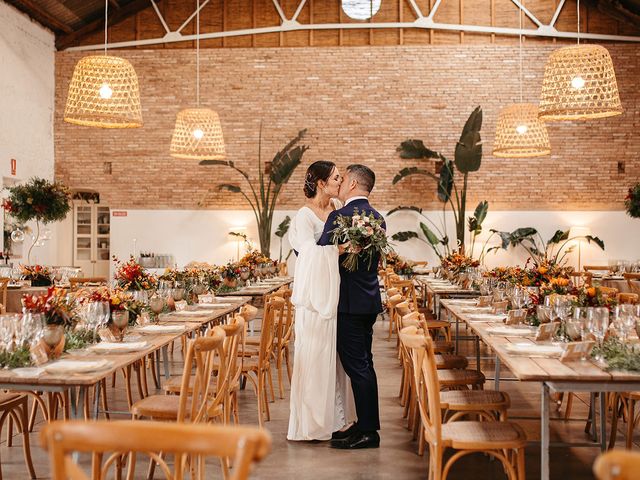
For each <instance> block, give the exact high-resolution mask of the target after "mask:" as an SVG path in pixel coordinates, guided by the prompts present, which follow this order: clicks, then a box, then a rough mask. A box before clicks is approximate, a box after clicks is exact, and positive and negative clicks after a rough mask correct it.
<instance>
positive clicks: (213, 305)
mask: <svg viewBox="0 0 640 480" xmlns="http://www.w3.org/2000/svg"><path fill="white" fill-rule="evenodd" d="M196 307H197V308H202V309H205V310H206V309H212V308H227V307H233V303H199V304H197V305H196Z"/></svg>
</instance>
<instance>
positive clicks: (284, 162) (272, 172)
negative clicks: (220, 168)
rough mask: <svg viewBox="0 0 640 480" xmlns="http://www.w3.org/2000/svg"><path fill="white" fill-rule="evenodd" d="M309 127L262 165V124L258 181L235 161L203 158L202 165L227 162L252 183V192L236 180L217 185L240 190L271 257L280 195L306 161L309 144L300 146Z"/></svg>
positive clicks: (228, 165)
mask: <svg viewBox="0 0 640 480" xmlns="http://www.w3.org/2000/svg"><path fill="white" fill-rule="evenodd" d="M306 133H307V130H306V129H304V130H300V131H299V132H298V135H296V136H295V137H294V138H293V139H292V140H291V141H290V142H289V143H287V145H285V146H284V148H283V149H282V150H280V151H279V152H278V153H276V155H275V156H274V157H273V160H271V162H269V163H267V164H266V168H265V169H263V166H262V124H261V125H260V136H259V140H258V181H257V182H256V183H255V184H254V183H253V182H252V179H251V177H250V176H249V174H248V173H247V172H245V171H244V170H242V169H241V168H239V167H237V166H236V164H235V162H233V161H231V160H203V161H201V162H200V165H224V166H227V167H229V168H232V169H233V170H235V171H236V172H238V173H240V175H242V176H243V177H244V179H245V181H246V183H247V185H248V186H249V190H248V191H244V190H243V189H242V187H241V186H240V185H237V184H232V183H222V184H220V185H218V186H217V189H218V190H219V191H228V192H231V193H239V194H240V195H242V196H243V197H244V199H245V200H246V201H247V202H248V203H249V205H251V209H252V210H253V213H254V215H255V218H256V223H257V225H258V236H259V237H260V252H261V253H262V254H263V255H266V256H267V257H269V256H270V250H271V248H270V247H271V225H272V223H273V212H274V210H275V207H276V202H277V200H278V195H280V191H281V189H282V187H283V186H284V184H286V183H287V182H288V181H289V179H290V178H291V174H292V173H293V171H294V170H295V169H296V167H297V166H298V165H300V163H301V162H302V156H303V155H304V152H306V151H307V150H308V149H309V147H308V146H307V145H298V143H299V142H300V141H301V140H302V138H303V137H304V136H305V134H306Z"/></svg>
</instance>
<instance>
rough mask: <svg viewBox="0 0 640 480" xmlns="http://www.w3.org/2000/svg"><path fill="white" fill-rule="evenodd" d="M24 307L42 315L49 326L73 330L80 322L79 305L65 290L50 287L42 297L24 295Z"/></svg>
mask: <svg viewBox="0 0 640 480" xmlns="http://www.w3.org/2000/svg"><path fill="white" fill-rule="evenodd" d="M22 305H23V306H24V308H25V309H26V310H28V311H29V312H32V313H41V314H42V315H43V316H44V319H45V322H46V324H47V325H62V326H64V327H65V328H69V329H73V328H74V327H75V325H76V323H77V322H78V317H77V304H76V302H75V300H74V298H73V297H72V296H71V295H68V294H67V292H66V291H65V290H63V289H60V288H56V287H50V288H49V289H47V293H45V294H42V295H28V294H27V295H23V296H22Z"/></svg>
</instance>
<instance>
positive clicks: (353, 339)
mask: <svg viewBox="0 0 640 480" xmlns="http://www.w3.org/2000/svg"><path fill="white" fill-rule="evenodd" d="M375 181H376V176H375V174H374V173H373V171H372V170H371V169H370V168H369V167H366V166H364V165H350V166H348V167H347V172H346V174H345V177H344V179H343V181H342V184H341V185H340V191H339V193H338V197H339V198H340V200H341V201H342V202H343V204H344V207H342V208H341V209H339V210H336V211H334V212H331V213H330V214H329V218H328V219H327V223H325V226H324V231H323V232H322V236H321V237H320V240H318V245H331V244H332V243H333V241H332V240H333V238H332V237H333V235H332V231H333V229H335V228H336V225H334V220H335V219H336V217H337V216H338V215H344V216H348V217H351V216H353V214H354V209H355V208H357V209H358V212H359V213H361V212H362V211H364V214H365V215H367V216H370V215H373V216H374V217H375V218H381V217H382V216H381V215H380V214H379V213H378V212H377V211H375V210H374V209H373V207H372V206H371V205H369V200H368V197H369V194H370V193H371V190H373V186H374V184H375ZM383 228H385V225H384V224H383ZM343 259H344V257H340V260H339V261H340V300H339V302H338V341H337V342H338V344H337V349H338V355H340V361H341V362H342V366H343V368H344V370H345V372H346V373H347V375H348V376H349V378H350V379H351V386H352V389H353V396H354V400H355V404H356V413H357V415H358V421H357V422H356V423H355V424H353V425H352V426H351V427H350V428H349V429H348V430H346V431H344V432H335V433H334V434H333V436H332V439H331V447H333V448H342V449H356V448H377V447H378V446H379V445H380V436H379V435H378V430H379V429H380V418H379V414H378V381H377V379H376V372H375V370H374V369H373V355H372V353H371V343H372V340H373V324H374V323H375V321H376V318H377V317H378V314H379V313H380V312H382V302H381V300H380V285H379V283H378V261H379V255H374V256H373V259H372V262H371V266H370V267H369V262H367V261H365V260H364V259H361V260H360V261H359V262H358V269H357V270H356V271H354V272H350V271H348V270H347V269H345V268H344V267H343V266H342V260H343Z"/></svg>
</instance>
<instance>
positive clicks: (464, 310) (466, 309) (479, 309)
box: [460, 307, 493, 313]
mask: <svg viewBox="0 0 640 480" xmlns="http://www.w3.org/2000/svg"><path fill="white" fill-rule="evenodd" d="M491 310H493V307H464V308H462V309H460V311H461V312H462V313H481V312H490V311H491Z"/></svg>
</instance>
